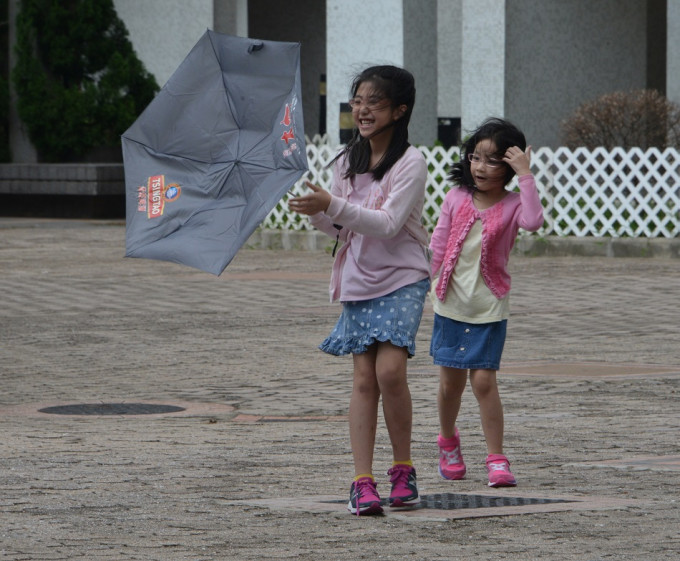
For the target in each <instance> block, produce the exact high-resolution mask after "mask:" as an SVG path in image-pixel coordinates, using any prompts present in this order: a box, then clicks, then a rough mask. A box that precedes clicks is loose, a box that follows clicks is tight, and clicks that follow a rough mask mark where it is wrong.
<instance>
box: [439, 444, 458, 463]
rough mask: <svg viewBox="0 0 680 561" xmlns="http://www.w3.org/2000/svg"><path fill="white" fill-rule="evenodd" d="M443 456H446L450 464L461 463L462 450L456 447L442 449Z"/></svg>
mask: <svg viewBox="0 0 680 561" xmlns="http://www.w3.org/2000/svg"><path fill="white" fill-rule="evenodd" d="M441 455H442V457H444V458H446V463H447V464H449V465H452V464H460V463H461V461H460V451H459V448H458V447H456V448H454V449H453V450H441Z"/></svg>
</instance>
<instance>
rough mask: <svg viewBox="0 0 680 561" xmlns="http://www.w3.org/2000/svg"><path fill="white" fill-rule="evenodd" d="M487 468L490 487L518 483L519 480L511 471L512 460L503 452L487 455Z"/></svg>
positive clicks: (509, 485) (512, 485) (510, 485)
mask: <svg viewBox="0 0 680 561" xmlns="http://www.w3.org/2000/svg"><path fill="white" fill-rule="evenodd" d="M486 470H487V471H488V472H489V487H514V486H515V485H517V480H516V479H515V476H514V475H512V472H511V471H510V462H509V461H508V459H507V458H506V457H505V456H504V455H503V454H489V455H488V456H487V457H486Z"/></svg>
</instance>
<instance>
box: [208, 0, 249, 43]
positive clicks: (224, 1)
mask: <svg viewBox="0 0 680 561" xmlns="http://www.w3.org/2000/svg"><path fill="white" fill-rule="evenodd" d="M213 18H214V20H215V23H214V25H213V30H215V31H217V32H218V33H228V34H229V35H236V36H238V37H248V0H213Z"/></svg>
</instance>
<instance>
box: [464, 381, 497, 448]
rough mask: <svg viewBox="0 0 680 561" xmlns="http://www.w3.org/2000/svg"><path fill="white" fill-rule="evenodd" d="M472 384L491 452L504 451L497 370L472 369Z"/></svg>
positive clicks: (487, 445)
mask: <svg viewBox="0 0 680 561" xmlns="http://www.w3.org/2000/svg"><path fill="white" fill-rule="evenodd" d="M470 385H471V386H472V391H473V392H474V394H475V397H476V398H477V402H478V403H479V414H480V417H481V419H482V430H483V431H484V438H485V439H486V447H487V449H488V451H489V454H502V453H503V431H504V426H503V405H502V403H501V398H500V395H499V393H498V384H497V382H496V371H495V370H471V371H470Z"/></svg>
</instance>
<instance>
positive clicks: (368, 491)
mask: <svg viewBox="0 0 680 561" xmlns="http://www.w3.org/2000/svg"><path fill="white" fill-rule="evenodd" d="M376 487H377V486H376V484H375V481H374V480H373V478H372V477H362V478H360V479H357V480H356V481H354V482H352V487H351V488H350V490H349V503H348V504H347V510H349V511H350V512H351V513H352V514H356V515H357V516H359V515H360V514H382V511H383V508H382V506H380V495H378V489H377V488H376Z"/></svg>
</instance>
